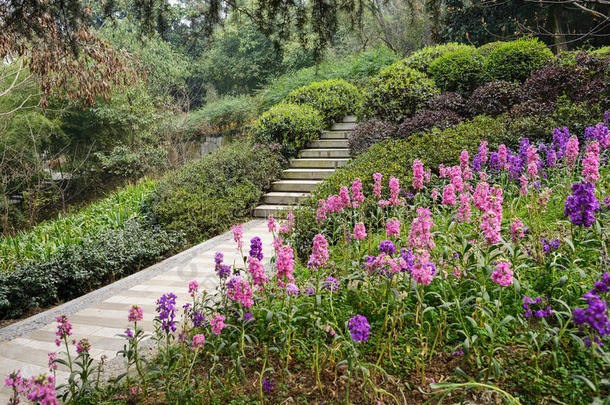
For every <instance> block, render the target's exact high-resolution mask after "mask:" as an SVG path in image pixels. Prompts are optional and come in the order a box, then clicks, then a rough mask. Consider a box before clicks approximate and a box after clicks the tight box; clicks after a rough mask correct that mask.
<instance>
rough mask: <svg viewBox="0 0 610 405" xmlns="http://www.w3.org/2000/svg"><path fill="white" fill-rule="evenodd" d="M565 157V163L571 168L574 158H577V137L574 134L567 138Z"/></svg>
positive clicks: (574, 162) (574, 161)
mask: <svg viewBox="0 0 610 405" xmlns="http://www.w3.org/2000/svg"><path fill="white" fill-rule="evenodd" d="M565 159H566V160H565V162H566V165H568V166H570V167H571V168H572V167H574V165H575V164H576V160H577V159H578V138H577V137H576V135H572V136H571V137H570V139H569V140H568V143H567V145H566V153H565Z"/></svg>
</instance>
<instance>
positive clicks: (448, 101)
mask: <svg viewBox="0 0 610 405" xmlns="http://www.w3.org/2000/svg"><path fill="white" fill-rule="evenodd" d="M428 109H429V110H446V111H453V112H454V113H456V114H458V115H461V116H466V114H467V108H466V99H465V98H464V97H462V95H461V94H459V93H454V92H452V91H448V92H446V93H442V94H440V95H438V96H437V97H434V98H433V99H431V100H430V101H428Z"/></svg>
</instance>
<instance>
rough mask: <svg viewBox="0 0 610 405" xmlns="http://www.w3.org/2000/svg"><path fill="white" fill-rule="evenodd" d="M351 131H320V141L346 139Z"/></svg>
mask: <svg viewBox="0 0 610 405" xmlns="http://www.w3.org/2000/svg"><path fill="white" fill-rule="evenodd" d="M351 132H352V131H322V135H320V139H347V138H348V137H349V134H350V133H351Z"/></svg>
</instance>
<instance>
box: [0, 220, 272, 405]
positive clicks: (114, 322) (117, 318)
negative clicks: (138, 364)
mask: <svg viewBox="0 0 610 405" xmlns="http://www.w3.org/2000/svg"><path fill="white" fill-rule="evenodd" d="M243 230H244V253H245V254H247V249H249V241H250V239H251V238H253V237H255V236H259V237H260V238H261V239H262V241H263V252H264V255H265V258H266V259H268V258H269V257H271V256H272V251H273V248H272V242H273V238H272V235H271V233H269V232H268V230H267V225H266V222H265V221H264V220H253V221H250V222H248V223H245V224H244V225H243ZM216 252H222V253H224V255H225V260H224V263H225V264H233V263H234V262H237V263H241V258H240V256H239V253H238V252H237V251H236V244H235V242H233V234H232V232H230V231H229V232H227V233H224V234H222V235H220V236H217V237H215V238H212V239H210V240H208V241H206V242H204V243H201V244H199V245H197V246H194V247H192V248H191V249H189V250H186V251H184V252H182V253H179V254H177V255H175V256H172V257H170V258H168V259H166V260H164V261H162V262H160V263H157V264H155V265H154V266H151V267H149V268H147V269H144V270H142V271H140V272H138V273H136V274H133V275H131V276H129V277H126V278H124V279H122V280H120V281H117V282H116V283H113V284H111V285H108V286H106V287H104V288H101V289H99V290H96V291H93V292H91V293H89V294H87V295H85V296H83V297H80V298H77V299H75V300H73V301H70V302H68V303H66V304H63V305H60V306H58V307H55V308H53V309H50V310H48V311H45V312H43V313H40V314H37V315H35V316H33V317H30V318H28V319H25V320H23V321H20V322H18V323H15V324H12V325H10V326H8V327H6V328H3V329H0V384H2V388H0V404H4V403H6V402H7V400H8V395H9V394H10V391H8V390H7V389H6V388H5V387H4V378H5V377H6V376H7V375H8V374H9V373H11V372H12V371H14V370H17V369H20V370H21V372H22V375H24V376H32V375H38V374H40V373H44V372H47V371H48V367H47V364H48V353H49V352H55V351H58V349H60V350H61V348H58V347H56V346H55V330H56V323H55V317H56V316H59V315H62V314H65V315H68V317H69V320H70V323H72V325H73V329H72V337H73V338H74V339H77V340H78V339H80V338H82V337H86V338H88V339H89V341H90V343H91V346H92V349H91V351H90V352H91V354H92V355H93V356H94V357H95V358H96V359H100V358H101V356H102V355H106V356H107V357H108V358H109V359H113V358H115V356H116V352H117V350H120V349H122V348H123V345H124V343H125V341H124V339H121V338H119V337H117V336H116V335H117V334H119V333H123V331H124V330H125V328H126V327H127V326H128V322H127V311H128V309H129V308H130V307H131V305H133V304H137V305H140V306H141V307H142V308H143V310H144V320H143V321H142V322H140V323H139V325H141V327H142V328H143V329H144V330H145V331H147V332H152V331H153V322H152V320H153V318H154V315H155V312H154V310H155V302H156V300H157V299H158V298H159V297H160V296H161V295H162V294H164V293H168V292H173V293H174V294H176V295H177V296H178V304H180V306H182V304H184V303H186V302H189V301H190V297H189V296H188V293H187V291H188V282H189V281H191V280H197V281H198V282H199V288H200V290H208V291H211V290H213V289H215V288H216V285H217V277H216V274H215V272H214V254H215V253H216ZM67 377H68V375H67V373H66V372H65V370H64V371H62V370H61V368H60V369H59V370H58V373H57V379H58V380H59V381H58V382H61V381H62V380H65V379H67Z"/></svg>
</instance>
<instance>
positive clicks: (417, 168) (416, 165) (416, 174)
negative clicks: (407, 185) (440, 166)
mask: <svg viewBox="0 0 610 405" xmlns="http://www.w3.org/2000/svg"><path fill="white" fill-rule="evenodd" d="M413 188H414V189H415V190H421V189H423V188H424V164H423V163H422V162H421V160H418V159H416V160H414V161H413Z"/></svg>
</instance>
